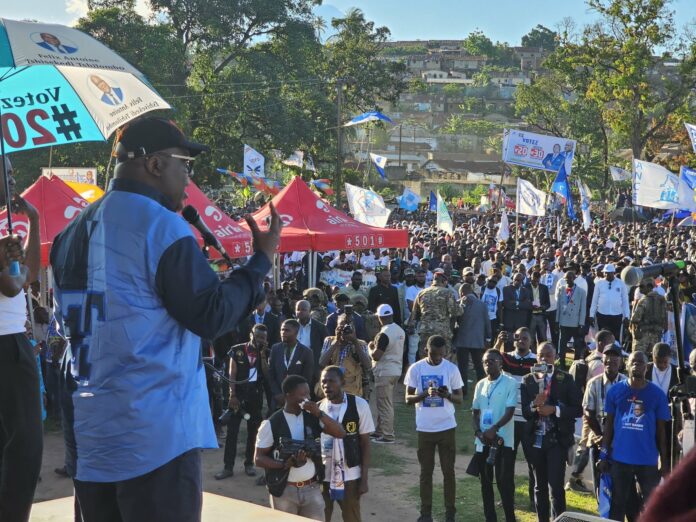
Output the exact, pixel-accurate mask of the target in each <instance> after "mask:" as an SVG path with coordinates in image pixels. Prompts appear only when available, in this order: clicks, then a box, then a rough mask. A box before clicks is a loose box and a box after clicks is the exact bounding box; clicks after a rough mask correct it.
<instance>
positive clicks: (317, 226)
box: [240, 176, 408, 252]
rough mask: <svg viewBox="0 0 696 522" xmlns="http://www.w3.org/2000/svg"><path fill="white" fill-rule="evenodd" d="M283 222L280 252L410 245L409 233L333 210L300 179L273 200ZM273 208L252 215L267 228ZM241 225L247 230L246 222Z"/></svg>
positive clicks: (263, 209)
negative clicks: (373, 225) (379, 225)
mask: <svg viewBox="0 0 696 522" xmlns="http://www.w3.org/2000/svg"><path fill="white" fill-rule="evenodd" d="M272 202H273V204H274V205H275V207H276V209H277V210H278V213H279V214H280V217H281V219H282V222H283V230H282V231H281V233H280V247H279V252H292V251H295V250H303V251H307V250H315V251H319V252H323V251H326V250H354V249H357V250H363V249H368V248H385V247H395V248H403V247H407V246H408V231H407V230H402V229H391V228H379V227H371V226H369V225H365V224H363V223H360V222H359V221H356V220H355V219H353V218H351V217H350V216H348V215H346V214H344V213H343V212H340V211H338V210H336V209H335V208H333V207H332V206H331V205H329V204H328V203H327V202H326V201H324V200H323V199H321V198H320V197H319V196H317V195H316V194H315V193H314V192H312V190H311V189H310V188H309V187H308V186H307V184H306V183H305V182H304V181H303V180H302V178H300V177H299V176H298V177H296V178H295V179H293V180H292V182H290V183H289V184H288V185H287V186H286V187H285V188H284V189H283V190H281V191H280V193H279V194H278V195H277V196H275V197H274V198H273V200H272ZM270 213H271V211H270V208H269V206H268V205H266V206H264V207H263V208H261V209H260V210H258V211H257V212H256V213H254V214H253V216H252V217H253V218H254V220H256V222H257V223H259V226H260V227H264V228H265V227H267V225H266V223H267V222H268V219H269V216H270ZM240 226H242V227H243V228H245V229H246V230H248V226H247V224H246V223H245V222H243V223H240Z"/></svg>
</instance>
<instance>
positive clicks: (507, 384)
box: [471, 374, 520, 452]
mask: <svg viewBox="0 0 696 522" xmlns="http://www.w3.org/2000/svg"><path fill="white" fill-rule="evenodd" d="M519 389H520V384H519V383H518V382H517V381H516V380H515V379H513V378H512V377H510V376H508V375H505V374H500V377H498V378H497V379H496V380H495V381H493V382H491V381H489V380H488V379H487V378H486V379H481V380H480V381H479V382H478V383H476V390H475V391H474V401H473V402H472V403H471V409H473V410H479V411H480V417H479V418H480V425H479V429H480V430H481V431H486V430H487V429H488V428H490V427H491V426H493V424H494V423H496V422H497V421H499V420H500V419H501V418H502V417H503V415H505V410H506V409H507V408H514V407H515V406H516V405H517V392H518V390H519ZM498 435H500V436H501V437H502V438H503V441H504V443H503V444H504V446H506V447H508V448H512V447H514V445H515V422H514V421H513V420H512V419H510V422H508V423H507V424H506V425H505V426H502V427H501V428H500V429H499V430H498ZM475 443H476V451H478V452H482V451H483V444H482V443H481V441H480V440H479V439H476V440H475Z"/></svg>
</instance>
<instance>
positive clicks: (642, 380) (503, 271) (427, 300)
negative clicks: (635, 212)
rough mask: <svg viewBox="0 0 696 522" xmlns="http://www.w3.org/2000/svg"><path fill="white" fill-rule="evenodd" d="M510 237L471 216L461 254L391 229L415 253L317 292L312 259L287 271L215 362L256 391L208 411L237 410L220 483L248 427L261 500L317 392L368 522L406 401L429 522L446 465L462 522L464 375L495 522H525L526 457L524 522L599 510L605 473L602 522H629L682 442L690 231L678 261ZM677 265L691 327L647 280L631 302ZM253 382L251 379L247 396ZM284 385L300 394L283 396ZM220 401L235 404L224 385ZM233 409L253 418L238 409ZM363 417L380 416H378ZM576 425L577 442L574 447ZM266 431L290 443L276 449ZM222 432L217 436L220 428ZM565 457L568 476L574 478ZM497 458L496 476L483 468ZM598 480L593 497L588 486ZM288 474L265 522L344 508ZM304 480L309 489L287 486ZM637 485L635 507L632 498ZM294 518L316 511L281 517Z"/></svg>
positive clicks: (334, 261) (323, 260)
mask: <svg viewBox="0 0 696 522" xmlns="http://www.w3.org/2000/svg"><path fill="white" fill-rule="evenodd" d="M399 217H402V216H399ZM498 223H499V217H496V215H495V214H473V213H468V214H466V215H462V216H460V217H459V220H458V222H457V226H456V229H455V232H454V234H453V235H452V236H449V235H446V234H445V233H443V232H441V231H438V230H437V229H436V228H435V225H434V216H432V215H430V214H429V213H427V212H424V213H422V214H420V215H418V216H417V217H416V219H413V220H398V219H397V220H393V222H392V224H391V226H396V227H406V228H408V229H409V236H410V244H409V248H408V249H396V248H386V249H375V250H372V251H369V250H368V251H336V252H326V253H322V254H320V258H319V263H318V267H317V272H316V274H314V277H315V278H316V280H317V281H319V283H318V284H317V285H316V287H308V284H309V281H310V280H311V274H309V273H308V263H307V259H306V257H307V256H305V254H304V253H303V252H291V253H287V254H286V255H284V256H283V257H282V275H281V279H280V284H279V285H278V287H277V288H274V287H273V282H272V281H271V280H270V279H267V280H266V283H265V285H266V302H263V303H261V304H260V305H259V306H258V307H257V309H256V310H255V312H254V313H253V314H252V316H251V317H250V318H249V319H248V320H247V321H243V322H242V323H241V325H240V328H238V329H237V330H236V331H234V332H230V333H229V334H228V335H226V336H224V337H223V338H221V339H218V340H216V341H214V342H213V343H212V344H211V346H210V349H209V353H210V354H211V355H214V357H213V359H214V360H215V362H216V364H217V367H218V368H219V369H221V370H223V371H224V372H225V373H227V374H228V377H229V378H230V379H231V380H232V381H237V382H241V381H244V380H246V379H249V380H250V381H252V382H245V383H244V384H241V385H240V384H230V385H229V388H230V389H231V391H230V392H229V393H230V400H229V401H228V403H226V404H224V403H223V402H220V401H218V402H219V405H218V406H217V407H216V406H215V401H213V411H214V417H215V418H218V417H219V416H220V415H221V414H222V410H223V409H224V406H227V408H228V416H229V415H231V419H232V421H231V422H230V423H229V424H227V434H226V440H225V446H226V449H225V458H224V468H223V470H222V471H221V472H219V473H218V474H217V475H216V478H218V479H224V478H227V477H230V476H232V475H233V473H234V453H235V451H236V450H235V448H236V443H237V437H238V434H239V426H240V423H241V420H242V418H243V416H244V415H245V414H247V413H248V414H249V415H248V416H246V417H245V418H247V419H248V420H247V437H248V439H247V442H246V453H245V459H244V471H245V473H246V474H247V475H250V476H254V475H256V470H255V469H254V468H255V466H254V464H256V465H257V466H259V467H261V468H265V469H266V476H264V477H259V478H258V479H257V482H258V483H259V484H263V483H264V482H266V483H268V482H267V476H268V474H269V469H271V470H272V469H275V468H274V466H275V465H276V464H270V461H269V460H267V459H266V458H260V459H259V455H267V454H268V449H269V448H273V449H277V448H278V444H279V442H278V440H279V438H278V437H281V436H282V435H278V434H277V433H276V432H275V431H274V430H273V429H272V427H271V426H272V424H273V421H272V419H274V418H276V417H274V415H275V416H277V415H278V412H283V413H282V414H283V415H284V416H285V418H286V420H287V423H288V425H290V422H291V421H290V418H291V417H289V415H291V414H292V413H293V412H294V414H295V415H297V411H298V410H297V408H296V407H294V406H292V407H288V402H289V401H290V395H292V394H293V393H294V390H295V389H296V388H295V386H299V384H298V383H302V384H304V383H306V384H307V386H306V388H305V387H302V389H303V390H305V392H306V393H304V395H302V394H300V395H301V397H300V398H299V399H297V400H300V401H302V400H305V399H307V400H309V399H311V400H317V401H321V402H319V408H320V409H326V412H325V413H329V411H330V410H331V408H332V407H333V408H336V411H337V412H338V415H337V416H335V419H336V420H338V421H339V422H343V425H344V431H345V434H343V433H341V434H340V435H338V436H336V435H331V434H323V435H322V441H323V442H322V454H321V456H322V457H323V461H324V463H325V464H327V463H328V464H329V466H333V467H334V468H335V466H336V460H335V458H334V459H333V460H332V457H335V455H333V453H332V452H333V451H334V449H333V448H334V446H333V444H334V442H335V441H339V440H341V441H344V440H345V437H347V436H350V435H351V433H350V432H349V431H348V430H347V428H346V426H347V424H346V422H348V423H350V422H353V424H351V426H353V427H354V428H356V429H357V432H355V431H354V432H353V434H356V436H357V437H358V440H359V441H360V443H359V444H356V445H355V447H356V448H357V447H359V448H360V452H359V455H360V458H359V459H353V465H347V464H346V463H344V469H342V470H341V473H342V474H343V476H344V477H345V485H346V487H345V491H344V493H343V496H342V498H341V500H339V501H338V502H339V504H340V505H341V507H342V509H344V514H343V516H344V519H345V520H360V517H359V506H360V495H361V493H362V492H364V491H367V489H368V486H367V469H368V466H369V444H368V442H369V441H371V442H372V443H373V444H393V443H394V442H395V441H396V440H397V437H398V433H395V430H394V420H393V419H394V400H398V398H396V397H395V391H396V390H397V388H398V386H399V383H403V387H404V394H405V398H404V400H405V401H406V403H407V404H414V405H416V431H417V432H418V458H419V462H420V465H421V478H420V484H421V506H420V510H421V517H420V519H419V520H421V521H428V520H431V517H432V504H433V499H432V475H433V467H434V463H435V459H434V455H435V451H436V450H437V451H438V452H439V456H440V463H441V466H442V472H443V477H444V493H445V499H444V500H445V510H446V516H447V519H448V520H454V514H455V476H454V462H455V457H456V448H455V443H454V441H455V438H454V433H455V429H456V420H455V415H454V412H455V409H456V407H457V405H459V404H461V403H462V401H463V398H464V397H466V396H467V395H468V394H469V393H470V392H471V391H472V390H470V386H469V385H468V382H469V376H470V370H471V377H472V378H473V382H474V383H476V384H475V385H474V386H472V388H473V397H472V400H473V402H472V411H473V417H472V420H473V423H474V431H475V432H476V441H475V442H476V452H475V455H474V458H473V460H472V462H471V464H470V465H469V470H470V471H471V473H472V474H475V475H476V476H478V477H479V478H480V480H481V488H482V498H483V501H484V508H485V514H486V519H487V520H495V519H496V514H495V504H494V497H493V490H492V484H493V482H495V483H496V484H497V487H498V489H499V492H500V496H501V499H502V505H503V511H504V513H505V518H506V520H514V495H513V492H514V462H515V458H516V453H517V450H518V449H519V446H520V445H521V446H522V449H523V452H524V456H525V460H526V462H527V464H528V477H529V507H530V509H532V510H534V511H536V512H537V516H538V519H539V520H540V521H544V520H550V517H551V516H552V515H553V516H556V515H559V514H560V513H562V512H563V511H565V508H566V503H565V491H566V490H568V489H572V490H574V491H577V492H580V493H585V494H596V495H598V493H599V492H598V491H597V489H598V488H599V474H598V473H599V471H598V469H602V468H603V467H604V463H606V462H612V465H611V466H610V467H607V468H606V471H607V473H609V471H608V470H609V469H611V476H612V477H613V478H614V486H613V487H614V491H613V493H614V494H613V495H612V498H613V499H614V500H613V501H612V503H611V512H610V513H608V514H609V516H610V517H611V518H612V519H615V520H623V517H624V516H628V519H629V520H636V517H637V514H638V513H639V512H640V510H641V509H642V507H643V506H644V504H645V502H646V501H647V499H648V497H649V496H650V493H651V492H652V490H653V489H654V488H655V486H656V485H657V483H658V482H659V477H660V473H662V475H663V476H666V474H667V473H668V470H669V469H671V466H672V464H673V463H674V462H676V460H677V457H676V456H678V455H679V452H680V445H679V444H680V442H679V439H678V438H677V435H678V432H679V430H680V428H679V426H680V421H681V418H678V419H676V421H677V422H676V423H675V424H674V425H675V426H676V429H675V430H673V429H672V426H673V424H672V415H671V413H670V411H669V409H668V407H667V404H668V393H669V391H670V389H672V387H673V386H674V385H676V384H677V375H676V365H677V363H678V361H677V356H676V341H675V327H677V328H681V333H682V335H683V339H684V347H685V348H684V350H685V352H686V354H687V359H688V354H689V352H690V351H691V347H692V346H694V343H696V315H695V314H694V311H696V307H694V304H693V303H692V299H693V294H694V291H696V265H695V264H694V261H696V240H693V241H692V239H691V234H690V232H688V231H682V230H675V231H674V238H673V241H672V246H671V247H668V245H667V235H668V229H667V228H666V226H665V225H664V224H660V223H658V222H655V223H644V224H641V225H640V226H639V227H636V226H635V225H633V224H630V223H629V224H619V223H610V222H599V221H598V222H597V223H596V224H595V225H593V227H592V228H591V229H590V230H588V231H585V230H584V229H583V228H582V226H581V225H579V224H574V223H570V222H567V223H561V224H560V226H559V225H558V222H557V220H556V219H555V218H553V219H539V220H525V221H524V222H523V224H522V225H521V227H520V228H521V230H520V231H519V235H518V237H517V242H516V243H515V241H513V240H509V241H506V242H500V241H498V240H497V239H496V235H497V228H498ZM559 238H561V239H560V240H559ZM677 259H680V260H685V265H684V268H683V269H682V270H680V272H679V273H678V275H677V281H678V283H679V287H678V288H676V289H674V291H676V292H677V293H678V296H679V299H680V303H681V315H682V318H681V320H680V319H679V318H677V320H676V321H675V319H674V317H673V313H672V303H671V302H670V299H669V297H670V292H671V291H673V289H671V288H670V286H669V281H668V279H667V278H657V279H656V278H651V277H646V278H644V279H643V280H642V281H641V282H640V284H639V285H638V286H637V287H634V288H629V287H628V286H627V285H626V284H625V283H624V282H623V281H622V279H621V277H620V273H621V271H622V269H624V268H625V267H627V266H636V267H640V266H648V265H650V266H652V265H655V264H659V263H668V262H671V261H674V260H677ZM337 278H338V279H340V281H342V282H341V283H337ZM271 339H275V340H276V342H275V343H274V342H273V341H271ZM694 353H696V352H694ZM228 358H229V363H227V362H226V361H227V360H228ZM651 361H652V362H651ZM470 365H471V367H470ZM242 367H243V368H245V370H244V371H243V372H242V373H241V374H240V373H239V370H238V368H242ZM249 368H254V369H252V370H251V371H252V372H255V373H254V376H253V377H252V378H250V377H249V375H250V373H249V371H250V370H249ZM327 372H328V374H329V375H328V377H327V375H326V374H327ZM213 376H214V372H212V371H211V377H213ZM289 376H297V377H293V378H292V379H291V380H289V381H288V383H287V386H286V384H284V383H285V380H286V379H288V377H289ZM300 376H301V379H300ZM213 380H214V379H213ZM327 382H330V383H331V386H333V388H331V386H329V387H328V388H327V385H326V383H327ZM290 383H294V385H291V384H290ZM618 383H622V386H624V388H625V389H624V388H621V389H622V393H623V395H621V396H620V397H619V398H616V399H614V401H615V402H614V403H613V404H610V403H609V402H607V401H608V400H609V399H613V398H614V397H613V395H612V394H609V393H608V392H609V390H610V389H611V388H612V387H613V385H614V384H618ZM647 383H652V384H650V385H648V384H647ZM219 386H220V387H221V388H224V387H225V386H224V382H220V383H219ZM336 387H338V388H339V389H340V392H336V393H338V395H339V396H340V397H336V395H335V394H334V398H331V396H330V395H329V393H328V390H329V389H334V390H335V389H336ZM643 388H645V391H643ZM618 389H619V388H617V390H618ZM225 393H226V392H224V391H222V392H220V393H218V394H217V395H218V396H219V397H222V396H223V395H225ZM240 394H242V395H243V396H248V397H253V399H240ZM626 394H629V395H630V396H631V397H630V398H629V399H630V400H626V398H625V395H626ZM263 397H266V408H265V412H264V408H263V407H262V406H263ZM353 400H355V401H357V402H358V404H359V405H363V406H362V408H363V409H362V410H360V408H358V410H359V412H360V415H359V416H358V417H359V418H358V417H355V416H354V415H353V416H350V417H349V419H350V420H348V421H345V418H344V416H345V415H346V411H349V409H347V407H346V406H339V405H346V404H347V402H346V401H353ZM245 401H246V402H245ZM364 401H370V402H374V408H373V410H374V413H373V415H370V413H369V408H366V407H365V406H364ZM605 404H606V405H605ZM627 404H628V408H629V409H628V410H627V409H626V408H627V406H626V405H627ZM438 408H442V409H438ZM636 408H638V410H639V413H635V411H634V410H635V409H636ZM350 411H352V410H350ZM229 412H236V413H229ZM642 412H645V413H642ZM353 413H354V412H353ZM317 415H319V413H317ZM264 418H267V419H268V420H265V421H264ZM577 419H581V422H578V423H577V424H578V426H580V425H581V426H582V428H581V429H577V430H576V420H577ZM636 419H640V420H636ZM305 422H308V421H307V419H306V412H305ZM607 423H611V424H612V429H611V430H608V429H607V427H608V424H607ZM305 425H306V424H305ZM259 426H261V430H260V431H259ZM264 427H265V429H266V430H268V429H269V427H271V428H270V429H271V432H273V433H274V434H275V435H278V437H276V438H275V439H272V438H271V437H270V436H269V435H268V433H266V432H263V430H264ZM218 428H219V430H220V431H221V432H222V431H223V426H222V425H221V424H218ZM298 429H299V428H298ZM576 431H577V433H576ZM605 431H607V432H608V433H607V434H605V435H604V436H603V433H604V432H605ZM262 432H263V436H262V434H261V433H262ZM257 433H258V435H257ZM327 440H331V441H332V442H330V443H328V444H327V443H326V441H327ZM343 443H344V444H345V442H343ZM254 444H256V455H257V457H256V460H254V458H253V456H254ZM614 446H615V447H616V448H617V449H618V451H616V452H614V451H613V449H614ZM573 447H576V448H577V450H576V451H575V454H574V457H573V456H571V457H570V458H568V453H569V451H570V450H571V449H572V448H573ZM491 448H495V450H494V455H495V456H494V457H492V458H491V459H490V460H489V455H490V453H491ZM658 457H659V458H658ZM566 461H568V465H570V467H571V473H570V476H569V480H568V481H566V480H565V476H566ZM300 462H304V460H302V459H301V460H300ZM357 462H360V465H359V466H358V465H357V464H356V463H357ZM658 462H659V466H658ZM492 463H494V464H492ZM588 465H590V466H591V469H592V471H593V476H594V477H595V479H596V480H594V481H593V485H594V490H593V488H592V486H591V485H588V484H587V483H586V481H585V480H584V479H583V472H584V471H585V469H586V468H587V466H588ZM289 470H290V471H291V473H290V479H287V480H289V482H288V483H289V484H291V488H290V489H291V491H288V489H284V490H282V492H281V493H280V494H276V493H274V489H272V488H271V487H270V486H269V491H270V492H271V505H272V506H273V507H274V508H276V509H283V510H287V511H291V512H293V513H297V514H301V515H303V516H307V517H308V518H316V519H321V516H322V513H324V516H325V517H326V520H329V519H330V515H329V513H331V512H332V510H333V507H332V506H333V500H332V499H333V497H332V495H331V494H327V491H329V492H330V491H331V487H332V484H333V483H332V480H334V479H335V475H332V473H333V472H334V470H333V469H331V468H330V467H326V469H325V475H324V476H323V479H322V475H321V474H320V473H319V472H317V474H316V476H313V477H312V479H311V480H315V479H316V480H317V491H316V494H310V493H311V487H309V486H308V485H307V484H304V481H305V479H306V476H307V475H308V474H309V471H307V470H305V471H306V473H304V474H302V475H297V474H296V473H294V471H295V470H294V468H292V467H290V468H289ZM298 476H300V477H302V480H299V481H296V480H292V479H293V478H297V477H298ZM349 477H350V478H349ZM626 477H628V478H626ZM636 480H637V481H638V482H639V484H640V487H639V488H635V487H631V484H633V483H634V482H635V481H636ZM298 482H302V484H301V485H299V486H298V485H297V483H298ZM275 491H276V492H277V491H278V490H275ZM322 492H323V494H322ZM300 493H302V494H301V495H300ZM627 495H630V496H627ZM288 498H292V499H297V498H302V499H304V500H303V502H298V501H293V502H291V503H288V502H286V500H287V499H288ZM321 506H323V507H324V509H325V510H326V511H322V509H320V507H321Z"/></svg>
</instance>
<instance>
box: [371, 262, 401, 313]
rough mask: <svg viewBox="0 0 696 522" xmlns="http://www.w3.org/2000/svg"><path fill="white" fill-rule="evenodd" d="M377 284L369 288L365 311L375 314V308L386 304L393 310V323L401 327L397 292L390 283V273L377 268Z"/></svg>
mask: <svg viewBox="0 0 696 522" xmlns="http://www.w3.org/2000/svg"><path fill="white" fill-rule="evenodd" d="M375 272H377V284H376V285H375V286H373V287H372V288H370V294H369V296H368V298H367V301H368V302H367V309H368V310H370V312H372V313H377V307H378V306H379V305H381V304H388V305H389V306H391V307H392V310H394V322H395V323H396V324H398V325H399V326H401V306H400V304H399V291H398V290H397V289H396V287H395V286H393V285H392V283H391V273H390V272H389V270H387V269H386V268H385V267H378V268H377V269H376V270H375Z"/></svg>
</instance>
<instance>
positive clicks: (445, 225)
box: [437, 192, 454, 235]
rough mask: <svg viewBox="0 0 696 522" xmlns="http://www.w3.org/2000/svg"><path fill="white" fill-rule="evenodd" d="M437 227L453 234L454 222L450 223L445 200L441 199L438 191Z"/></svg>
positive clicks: (450, 219)
mask: <svg viewBox="0 0 696 522" xmlns="http://www.w3.org/2000/svg"><path fill="white" fill-rule="evenodd" d="M437 228H439V229H440V230H444V231H445V232H447V233H448V234H450V235H452V234H454V223H452V218H451V217H450V215H449V211H448V210H447V205H446V204H445V200H444V199H442V196H440V193H439V192H438V193H437Z"/></svg>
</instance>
